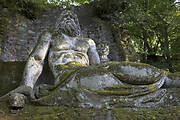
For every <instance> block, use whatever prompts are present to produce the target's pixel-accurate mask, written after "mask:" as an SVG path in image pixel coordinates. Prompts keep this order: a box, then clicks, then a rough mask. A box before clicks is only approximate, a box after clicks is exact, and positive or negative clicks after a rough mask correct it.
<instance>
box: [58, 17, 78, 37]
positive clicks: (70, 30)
mask: <svg viewBox="0 0 180 120" xmlns="http://www.w3.org/2000/svg"><path fill="white" fill-rule="evenodd" d="M60 30H61V32H63V33H64V34H67V35H69V36H73V37H75V36H79V28H78V25H77V24H76V23H75V21H74V20H73V19H68V20H66V19H65V20H63V21H62V22H61V24H60Z"/></svg>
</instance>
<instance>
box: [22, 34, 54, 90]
mask: <svg viewBox="0 0 180 120" xmlns="http://www.w3.org/2000/svg"><path fill="white" fill-rule="evenodd" d="M50 41H51V34H50V33H49V32H44V33H43V34H42V35H41V36H40V37H39V40H38V43H37V44H36V47H35V48H34V50H33V51H32V53H31V54H30V56H29V58H28V61H27V63H26V66H25V69H24V73H23V78H22V82H21V85H25V86H28V87H31V88H32V89H33V88H34V85H35V83H36V81H37V79H38V77H39V76H40V74H41V72H42V69H43V64H44V59H45V57H46V54H47V52H48V49H49V46H50Z"/></svg>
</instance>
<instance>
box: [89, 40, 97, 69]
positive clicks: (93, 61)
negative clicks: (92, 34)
mask: <svg viewBox="0 0 180 120" xmlns="http://www.w3.org/2000/svg"><path fill="white" fill-rule="evenodd" d="M88 43H89V45H90V47H89V49H88V57H89V63H90V65H97V64H100V58H99V54H98V52H97V50H96V44H95V42H94V41H93V40H91V39H89V40H88Z"/></svg>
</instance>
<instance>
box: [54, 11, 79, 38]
mask: <svg viewBox="0 0 180 120" xmlns="http://www.w3.org/2000/svg"><path fill="white" fill-rule="evenodd" d="M67 17H70V20H71V24H69V23H68V24H67V20H66V18H67ZM56 32H58V33H65V34H69V35H73V36H80V35H81V29H80V25H79V20H78V18H77V15H76V14H75V13H74V12H72V11H70V10H64V11H63V12H62V13H61V14H60V16H59V18H58V19H57V22H56Z"/></svg>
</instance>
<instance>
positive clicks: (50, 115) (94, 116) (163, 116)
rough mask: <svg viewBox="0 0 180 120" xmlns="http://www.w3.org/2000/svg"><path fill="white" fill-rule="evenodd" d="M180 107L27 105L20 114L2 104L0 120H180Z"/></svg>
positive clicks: (0, 106)
mask: <svg viewBox="0 0 180 120" xmlns="http://www.w3.org/2000/svg"><path fill="white" fill-rule="evenodd" d="M179 119H180V107H175V106H174V107H173V106H171V107H164V108H154V109H135V108H115V109H109V110H108V109H93V108H89V109H87V108H67V107H65V106H58V107H48V106H31V105H27V106H26V107H25V108H24V109H23V110H21V111H18V112H16V113H15V112H13V111H9V109H8V108H7V107H6V105H5V104H2V103H0V120H179Z"/></svg>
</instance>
